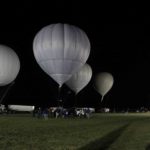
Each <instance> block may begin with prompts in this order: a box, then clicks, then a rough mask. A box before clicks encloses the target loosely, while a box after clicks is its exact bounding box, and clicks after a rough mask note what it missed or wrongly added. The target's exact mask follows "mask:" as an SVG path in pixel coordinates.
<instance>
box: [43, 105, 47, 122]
mask: <svg viewBox="0 0 150 150" xmlns="http://www.w3.org/2000/svg"><path fill="white" fill-rule="evenodd" d="M43 117H44V119H45V120H47V119H48V109H47V108H45V109H44V110H43Z"/></svg>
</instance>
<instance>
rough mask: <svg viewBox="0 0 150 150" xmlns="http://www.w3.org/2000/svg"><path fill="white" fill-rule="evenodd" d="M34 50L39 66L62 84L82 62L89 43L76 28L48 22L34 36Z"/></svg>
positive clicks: (83, 62) (85, 58)
mask: <svg viewBox="0 0 150 150" xmlns="http://www.w3.org/2000/svg"><path fill="white" fill-rule="evenodd" d="M33 52H34V56H35V59H36V61H37V63H38V64H39V65H40V67H41V68H42V69H43V70H44V71H45V72H46V73H47V74H48V75H49V76H50V77H52V78H53V79H54V80H55V81H56V82H57V83H58V84H59V86H60V87H61V86H62V84H63V83H65V82H66V81H67V80H68V79H69V78H70V77H71V76H72V74H74V73H75V72H76V71H77V70H79V69H80V68H81V67H82V66H83V65H84V64H85V62H86V60H87V59H88V57H89V53H90V42H89V39H88V37H87V35H86V34H85V32H84V31H82V30H81V29H79V28H78V27H75V26H72V25H68V24H60V23H58V24H51V25H48V26H46V27H44V28H42V29H41V30H40V31H39V32H38V33H37V35H36V36H35V38H34V41H33Z"/></svg>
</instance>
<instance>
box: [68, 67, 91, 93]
mask: <svg viewBox="0 0 150 150" xmlns="http://www.w3.org/2000/svg"><path fill="white" fill-rule="evenodd" d="M91 77H92V69H91V67H90V66H89V65H88V64H85V65H84V66H83V67H82V68H81V69H80V70H79V71H78V72H76V73H75V74H73V76H72V77H71V78H70V79H69V80H68V81H67V82H66V85H67V86H68V87H69V88H70V89H72V90H73V91H74V92H75V93H76V94H77V93H78V92H79V91H81V90H82V89H83V88H84V87H85V86H86V85H87V84H88V83H89V82H90V80H91Z"/></svg>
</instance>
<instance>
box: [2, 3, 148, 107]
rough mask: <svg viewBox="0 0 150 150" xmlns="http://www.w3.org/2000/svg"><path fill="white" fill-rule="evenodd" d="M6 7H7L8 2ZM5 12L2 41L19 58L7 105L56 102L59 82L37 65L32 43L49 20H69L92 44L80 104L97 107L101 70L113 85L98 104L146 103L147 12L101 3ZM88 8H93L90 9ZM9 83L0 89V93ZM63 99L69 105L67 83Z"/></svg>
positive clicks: (28, 6) (71, 97) (70, 96)
mask: <svg viewBox="0 0 150 150" xmlns="http://www.w3.org/2000/svg"><path fill="white" fill-rule="evenodd" d="M6 6H7V5H6ZM6 6H5V5H4V8H6V10H9V11H8V13H7V14H4V13H3V11H0V12H1V14H0V17H1V20H2V22H1V24H0V35H1V36H0V44H3V45H7V46H9V47H11V48H12V49H13V50H14V51H15V52H16V53H17V54H18V56H19V58H20V62H21V69H20V72H19V75H18V77H17V78H16V81H15V84H14V85H13V86H12V88H11V89H10V91H9V93H8V95H7V96H6V97H5V99H4V103H5V104H24V105H30V104H31V105H57V99H58V85H57V83H56V82H55V81H53V80H52V79H51V78H50V77H49V76H48V75H46V74H45V73H44V72H43V70H42V69H41V68H40V67H39V66H38V64H37V62H36V61H35V58H34V55H33V48H32V42H33V39H34V36H35V35H36V33H37V32H38V31H39V30H40V29H41V28H42V27H44V26H46V25H49V24H52V23H67V24H72V25H75V26H77V27H79V28H81V29H82V30H84V31H85V32H86V34H87V36H88V37H89V40H90V43H91V53H90V56H89V58H88V60H87V63H88V64H89V65H90V66H91V68H92V70H93V76H92V79H91V81H90V83H89V84H88V85H87V86H86V87H85V88H84V89H83V90H82V91H81V92H80V93H79V94H78V95H77V101H78V106H91V107H97V105H99V104H100V98H101V96H100V95H99V94H98V93H97V91H96V90H95V89H94V87H93V81H94V77H95V75H96V74H97V73H99V72H104V71H105V72H110V73H111V74H112V75H113V77H114V85H113V87H112V89H111V90H110V91H109V92H108V93H107V95H106V96H105V97H104V101H103V103H102V104H101V105H102V106H110V107H119V108H128V107H142V106H149V105H150V87H149V84H150V50H149V48H150V45H149V39H150V36H149V28H148V27H149V24H150V21H149V20H150V15H149V12H148V10H147V9H144V8H137V7H129V6H128V7H125V6H124V7H123V6H120V7H119V8H118V7H117V8H112V7H110V8H109V7H103V6H100V8H99V5H98V6H96V4H95V5H90V3H89V4H88V5H86V6H85V7H83V4H80V5H78V4H76V5H75V4H68V5H66V4H65V3H62V5H58V4H53V6H51V8H47V7H46V6H45V5H41V6H35V5H34V4H33V3H32V2H31V3H30V4H27V3H24V4H22V5H21V4H20V6H18V7H17V6H15V4H14V5H12V7H11V4H10V7H6ZM91 10H92V11H91ZM8 86H9V85H7V86H4V87H0V94H1V95H2V94H3V93H4V91H5V90H6V89H7V87H8ZM61 97H62V98H63V100H64V102H65V105H67V106H72V105H73V103H74V102H73V101H74V93H73V92H72V91H71V90H70V89H69V88H68V87H66V86H65V85H64V86H63V88H62V94H61Z"/></svg>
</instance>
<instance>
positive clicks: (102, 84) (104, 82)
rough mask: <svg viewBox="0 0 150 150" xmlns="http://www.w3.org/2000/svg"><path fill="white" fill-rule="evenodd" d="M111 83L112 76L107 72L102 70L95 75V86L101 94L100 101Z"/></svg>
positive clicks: (112, 81)
mask: <svg viewBox="0 0 150 150" xmlns="http://www.w3.org/2000/svg"><path fill="white" fill-rule="evenodd" d="M113 83H114V79H113V76H112V75H111V74H110V73H108V72H102V73H99V74H98V75H97V76H96V78H95V88H96V90H97V91H98V92H99V93H100V94H101V96H102V98H101V101H102V100H103V97H104V96H105V95H106V93H107V92H108V91H109V90H110V89H111V88H112V86H113Z"/></svg>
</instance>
